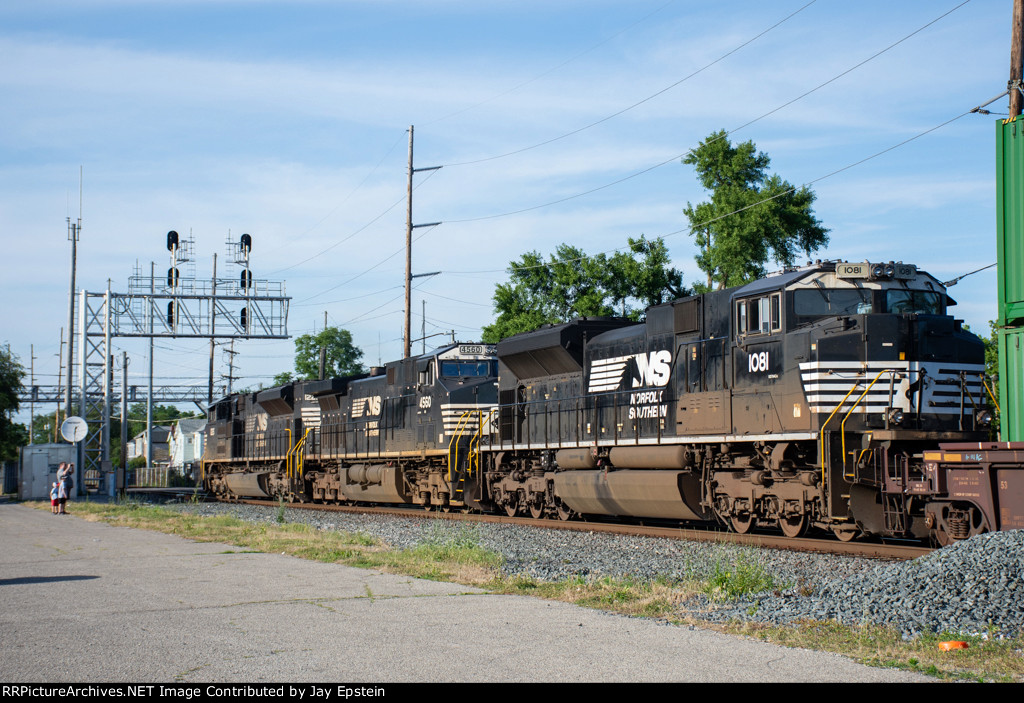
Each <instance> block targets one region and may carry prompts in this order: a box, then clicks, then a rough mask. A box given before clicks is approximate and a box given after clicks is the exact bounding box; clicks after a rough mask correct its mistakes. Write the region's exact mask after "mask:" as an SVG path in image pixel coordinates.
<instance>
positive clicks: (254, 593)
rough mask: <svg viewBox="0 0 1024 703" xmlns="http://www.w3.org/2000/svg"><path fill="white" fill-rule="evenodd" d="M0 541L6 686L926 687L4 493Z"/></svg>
mask: <svg viewBox="0 0 1024 703" xmlns="http://www.w3.org/2000/svg"><path fill="white" fill-rule="evenodd" d="M70 510H71V511H72V513H73V511H74V503H72V504H71V505H70ZM0 535H2V536H3V550H2V553H0V626H2V633H0V638H2V639H0V642H2V645H0V646H2V648H3V651H2V656H0V680H2V681H3V682H94V681H107V682H131V683H136V682H138V683H149V682H225V681H232V682H273V681H281V682H312V683H326V682H349V683H353V682H362V683H378V682H449V681H473V682H504V681H515V682H526V681H541V682H594V681H689V682H737V681H751V682H767V681H772V682H783V681H799V682H816V681H832V682H846V681H850V682H853V681H857V682H908V681H930V680H931V679H928V678H926V677H923V676H918V675H915V674H909V673H904V672H899V671H892V670H885V669H874V668H870V667H866V666H861V665H858V664H854V663H853V662H851V661H849V660H848V659H845V658H843V657H839V656H835V655H830V654H822V653H817V652H809V651H804V650H796V649H787V648H785V647H777V646H774V645H769V644H763V643H759V642H754V641H748V640H744V639H740V638H735V637H729V636H726V635H720V634H718V633H714V632H707V631H702V630H699V629H693V630H691V629H689V628H686V627H675V626H668V625H664V624H659V623H657V622H654V621H650V620H643V619H636V618H626V617H620V616H616V615H609V614H606V613H602V612H599V611H593V610H587V609H584V608H579V607H576V606H573V605H568V604H564V603H552V602H547V601H542V600H538V599H532V598H525V597H515V596H496V595H488V594H486V593H484V592H482V591H480V590H478V589H474V588H469V587H466V586H460V585H457V584H451V583H438V582H435V581H422V580H418V579H413V578H409V577H404V576H392V575H389V574H382V573H379V572H376V571H370V570H363V569H355V568H350V567H345V566H337V565H332V564H322V563H318V562H312V561H304V560H302V559H297V558H294V557H288V556H283V555H277V554H258V553H246V552H244V551H243V550H241V549H240V548H238V547H232V546H228V545H223V544H210V543H196V542H190V541H188V540H184V539H181V538H178V537H173V536H170V535H164V534H159V533H155V532H147V531H144V530H134V529H129V528H120V527H110V526H108V525H104V524H100V523H91V522H86V521H84V520H81V519H79V518H77V517H75V516H74V514H71V515H68V516H53V515H51V514H50V513H49V512H48V511H46V510H36V509H33V508H29V507H26V506H23V505H17V504H11V503H0Z"/></svg>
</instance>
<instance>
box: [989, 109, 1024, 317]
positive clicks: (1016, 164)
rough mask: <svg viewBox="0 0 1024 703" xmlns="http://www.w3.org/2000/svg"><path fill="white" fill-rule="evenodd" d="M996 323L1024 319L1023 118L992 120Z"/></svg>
mask: <svg viewBox="0 0 1024 703" xmlns="http://www.w3.org/2000/svg"><path fill="white" fill-rule="evenodd" d="M996 246H997V257H998V262H999V273H998V274H997V277H998V286H999V326H1000V327H1005V326H1012V325H1016V324H1019V323H1020V322H1024V119H1022V118H1021V117H1017V118H1015V119H1012V120H999V121H998V122H996Z"/></svg>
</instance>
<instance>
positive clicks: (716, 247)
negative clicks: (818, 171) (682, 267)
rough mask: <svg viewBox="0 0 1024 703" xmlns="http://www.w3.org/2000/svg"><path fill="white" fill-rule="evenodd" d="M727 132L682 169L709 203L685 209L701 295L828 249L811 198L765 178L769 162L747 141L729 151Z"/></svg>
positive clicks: (711, 140)
mask: <svg viewBox="0 0 1024 703" xmlns="http://www.w3.org/2000/svg"><path fill="white" fill-rule="evenodd" d="M727 135H728V133H727V132H726V131H725V130H721V131H718V132H714V133H713V134H711V135H710V136H708V138H707V139H705V140H704V141H703V142H701V143H700V146H698V147H697V148H696V149H694V150H693V151H692V152H690V154H689V155H688V156H686V157H685V158H684V159H683V163H684V164H688V165H691V166H693V167H694V168H695V169H696V171H697V179H698V180H699V181H700V183H701V185H702V186H704V188H705V189H707V190H709V191H710V192H711V200H710V201H709V202H703V203H700V204H698V205H696V206H694V205H693V204H692V203H689V202H687V203H686V208H685V209H684V210H683V212H684V214H685V215H686V217H687V219H689V221H690V227H691V233H692V234H693V236H694V239H695V242H696V244H697V246H698V248H699V253H698V254H697V256H696V260H697V265H698V266H699V267H700V269H701V270H702V271H704V273H705V274H707V283H706V284H700V285H698V286H697V288H698V290H699V291H700V292H706V291H708V290H712V289H714V288H718V289H721V288H727V287H731V286H737V285H741V284H743V283H748V282H750V281H752V280H755V279H758V278H762V277H763V276H764V275H765V264H766V263H767V262H768V261H769V259H771V260H774V261H775V262H776V263H778V264H781V265H783V266H792V265H793V264H794V263H795V261H796V257H797V254H800V253H802V254H804V255H807V256H809V255H810V254H811V252H812V251H814V250H816V249H818V248H820V247H823V246H825V245H826V244H828V230H827V229H825V228H824V227H822V226H821V222H819V221H818V219H817V218H816V217H815V216H814V211H813V210H812V208H811V206H812V205H813V203H814V198H815V195H814V193H813V192H812V191H811V190H810V189H809V188H807V187H806V186H803V187H801V188H795V187H794V186H792V185H791V184H790V183H789V182H788V181H784V180H783V179H782V178H780V177H779V176H777V175H769V174H768V166H769V165H770V164H771V160H770V159H769V158H768V155H767V154H765V153H763V152H758V151H757V148H756V147H755V146H754V143H753V142H752V141H747V142H743V143H742V144H738V145H736V146H733V145H732V143H731V142H730V141H729V139H728V137H727Z"/></svg>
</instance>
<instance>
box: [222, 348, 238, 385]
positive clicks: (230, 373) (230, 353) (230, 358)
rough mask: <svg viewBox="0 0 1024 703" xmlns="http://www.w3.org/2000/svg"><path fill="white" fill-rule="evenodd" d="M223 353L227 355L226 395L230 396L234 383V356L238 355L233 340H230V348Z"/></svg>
mask: <svg viewBox="0 0 1024 703" xmlns="http://www.w3.org/2000/svg"><path fill="white" fill-rule="evenodd" d="M224 353H225V354H227V355H228V377H227V378H228V389H227V393H226V395H231V393H232V386H233V385H234V381H235V354H237V353H238V352H236V351H235V340H234V339H232V340H231V348H230V349H225V350H224Z"/></svg>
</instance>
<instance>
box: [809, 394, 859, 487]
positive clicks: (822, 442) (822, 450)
mask: <svg viewBox="0 0 1024 703" xmlns="http://www.w3.org/2000/svg"><path fill="white" fill-rule="evenodd" d="M859 385H860V379H859V378H858V379H857V382H856V383H854V384H853V386H852V387H851V388H850V390H849V391H847V393H846V395H844V396H843V399H842V400H840V401H839V404H838V405H836V407H835V409H833V410H832V413H831V414H830V415H829V416H828V418H827V419H826V420H825V422H823V423H822V425H821V429H820V430H818V432H819V433H820V437H819V439H818V456H819V457H821V484H822V485H825V428H826V427H827V426H828V423H829V422H831V421H832V418H833V417H835V415H836V413H837V412H839V409H840V408H842V407H843V403H845V402H846V399H847V398H849V397H850V395H852V394H853V392H854V391H855V390H857V387H858V386H859Z"/></svg>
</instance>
